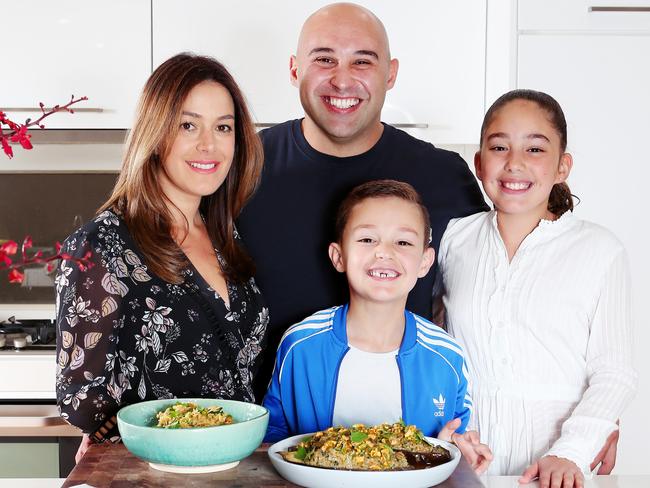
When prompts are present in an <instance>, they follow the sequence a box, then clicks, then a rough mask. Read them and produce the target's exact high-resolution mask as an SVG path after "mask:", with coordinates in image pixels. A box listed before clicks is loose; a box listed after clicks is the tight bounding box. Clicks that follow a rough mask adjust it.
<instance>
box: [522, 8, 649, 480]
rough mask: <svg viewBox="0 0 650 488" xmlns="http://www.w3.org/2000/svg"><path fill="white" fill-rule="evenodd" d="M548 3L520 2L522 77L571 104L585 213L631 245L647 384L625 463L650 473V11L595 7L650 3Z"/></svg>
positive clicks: (622, 457)
mask: <svg viewBox="0 0 650 488" xmlns="http://www.w3.org/2000/svg"><path fill="white" fill-rule="evenodd" d="M548 3H549V2H548V1H547V0H544V1H541V0H540V1H532V0H520V2H519V19H518V20H519V25H518V28H519V30H518V46H517V86H518V87H520V88H533V89H538V90H542V91H545V92H547V93H549V94H551V95H552V96H553V97H555V98H556V99H557V100H558V101H559V103H560V105H562V107H563V109H564V112H565V115H566V117H567V121H568V132H569V134H568V150H569V152H571V153H572V154H573V157H574V167H573V171H572V172H571V175H570V177H569V180H568V183H569V186H570V187H571V190H572V192H573V193H574V194H575V195H577V196H578V197H579V198H580V199H581V202H580V204H579V205H578V206H577V207H576V210H575V213H576V215H578V216H579V217H581V218H584V219H587V220H591V221H594V222H597V223H599V224H601V225H604V226H605V227H607V228H609V229H610V230H612V231H613V232H614V233H615V234H616V235H617V236H618V237H619V238H620V239H621V240H622V242H623V244H624V245H625V247H626V249H627V251H628V254H629V259H630V264H631V273H632V302H633V322H634V327H635V328H634V333H635V341H634V348H635V350H634V352H635V358H636V367H637V371H638V373H639V391H638V394H637V398H636V399H635V400H634V402H633V403H632V404H631V405H630V406H628V408H627V410H626V412H625V414H624V416H623V419H622V422H621V426H622V428H621V442H620V444H619V457H618V462H617V470H618V473H626V472H627V473H642V472H644V473H648V467H647V466H648V465H647V461H646V460H645V451H644V449H643V439H646V438H647V437H648V436H650V424H649V423H648V422H647V403H648V402H649V401H650V378H648V375H647V374H644V373H647V371H648V370H649V369H650V356H648V354H647V344H648V342H649V341H650V332H649V331H648V327H647V326H646V325H645V323H646V322H647V311H645V309H644V308H643V304H644V303H646V302H647V296H648V294H650V255H649V254H648V246H649V245H650V233H649V231H648V225H647V221H648V216H647V208H648V205H647V192H648V190H647V182H648V181H649V180H650V157H649V156H648V151H647V149H646V145H647V142H646V141H647V138H648V134H650V117H649V116H648V114H650V90H649V88H648V87H650V63H649V62H648V60H650V12H644V11H640V12H598V13H597V14H596V13H594V12H588V7H589V6H590V5H594V4H596V5H600V6H607V5H608V4H609V5H611V6H613V7H615V8H620V7H621V6H625V5H627V6H630V5H635V6H636V7H639V6H644V5H645V6H650V2H648V1H645V2H638V1H637V2H634V1H626V2H625V3H623V2H617V1H610V2H607V4H605V3H604V2H594V1H592V2H584V1H575V2H574V1H572V2H559V1H555V2H552V4H553V5H552V6H553V7H554V10H553V11H552V15H551V14H550V13H546V14H544V13H543V12H544V9H547V8H548ZM577 6H578V7H580V8H578V7H577ZM595 15H597V16H595ZM553 18H554V19H555V20H556V23H553ZM607 19H609V22H608V21H607ZM595 265H598V263H595ZM558 279H562V277H558Z"/></svg>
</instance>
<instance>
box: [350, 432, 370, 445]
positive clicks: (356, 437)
mask: <svg viewBox="0 0 650 488" xmlns="http://www.w3.org/2000/svg"><path fill="white" fill-rule="evenodd" d="M367 438H368V434H366V433H365V432H359V431H358V430H353V431H352V433H351V434H350V440H351V441H352V442H361V441H365V440H366V439H367Z"/></svg>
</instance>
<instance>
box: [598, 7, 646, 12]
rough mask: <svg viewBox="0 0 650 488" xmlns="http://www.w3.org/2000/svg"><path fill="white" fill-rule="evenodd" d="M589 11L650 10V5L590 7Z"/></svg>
mask: <svg viewBox="0 0 650 488" xmlns="http://www.w3.org/2000/svg"><path fill="white" fill-rule="evenodd" d="M589 12H650V7H589Z"/></svg>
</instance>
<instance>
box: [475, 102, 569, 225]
mask: <svg viewBox="0 0 650 488" xmlns="http://www.w3.org/2000/svg"><path fill="white" fill-rule="evenodd" d="M474 163H475V165H476V175H477V176H478V178H479V179H480V180H481V182H482V183H483V188H484V189H485V192H486V193H487V195H488V197H489V198H490V200H492V202H493V203H494V206H495V207H496V208H497V210H498V211H499V212H501V213H503V214H513V215H515V214H516V215H522V216H527V217H530V218H533V219H536V220H539V219H543V218H544V219H551V220H552V219H553V218H554V216H553V215H552V214H550V212H549V211H548V210H547V208H548V200H549V195H550V193H551V189H552V188H553V185H554V184H556V183H561V182H563V181H565V180H566V178H567V177H568V176H569V172H570V171H571V166H572V159H571V155H570V154H568V153H564V152H563V150H562V145H561V143H560V134H559V133H558V131H557V129H556V128H555V127H554V126H553V124H552V123H551V122H550V120H549V117H548V114H547V112H546V111H545V110H544V109H542V108H541V107H540V106H539V105H537V103H535V102H532V101H528V100H520V99H516V100H513V101H511V102H508V103H507V104H506V105H504V106H503V107H502V108H500V109H499V110H498V111H497V112H496V113H495V114H494V116H493V117H492V120H491V121H490V122H489V124H488V125H487V127H486V129H485V132H484V135H483V139H482V142H481V149H480V151H479V152H477V153H476V156H475V158H474Z"/></svg>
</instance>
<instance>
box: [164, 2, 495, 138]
mask: <svg viewBox="0 0 650 488" xmlns="http://www.w3.org/2000/svg"><path fill="white" fill-rule="evenodd" d="M327 3H329V2H328V1H323V0H305V1H285V2H274V1H269V0H245V1H243V2H239V3H228V4H225V3H223V2H215V1H211V0H187V1H185V2H178V1H175V0H156V2H154V3H153V14H152V18H153V65H154V67H155V66H158V65H159V64H160V63H162V62H163V61H164V60H165V59H167V58H169V57H170V56H172V55H174V54H177V53H179V52H182V51H193V52H197V53H200V54H207V55H211V56H214V57H216V58H217V59H219V60H220V61H222V62H223V63H224V64H225V65H226V66H227V67H228V68H229V69H230V70H231V72H232V73H233V76H234V77H235V78H236V80H237V81H238V82H239V84H240V85H241V87H242V90H243V91H244V93H245V95H246V96H247V98H248V100H249V102H250V105H251V107H252V110H253V113H254V116H255V120H256V121H257V122H258V123H262V124H265V123H277V122H283V121H285V120H287V119H290V118H296V117H301V116H302V108H301V106H300V101H299V97H298V91H297V90H296V88H294V87H293V86H292V85H291V84H290V82H289V57H290V55H291V54H293V53H295V49H296V44H297V39H298V34H299V32H300V28H301V26H302V23H303V22H304V20H305V19H306V18H307V16H308V15H309V14H311V13H312V12H314V11H315V10H316V9H318V8H319V7H321V6H323V5H325V4H327ZM359 3H361V4H362V5H364V6H366V7H368V8H369V9H370V10H372V11H373V12H374V13H375V14H377V16H378V17H379V18H380V19H381V20H382V21H383V22H384V24H385V26H386V30H387V31H388V36H389V38H390V42H391V51H392V55H393V57H396V58H398V59H399V61H400V68H399V74H398V77H397V83H396V85H395V87H394V88H393V89H392V90H391V91H390V92H388V95H387V98H386V103H385V105H384V111H383V113H382V119H383V120H384V121H385V122H388V123H393V124H424V125H426V126H427V128H422V129H412V130H410V131H411V132H412V133H413V134H414V135H416V136H418V137H420V138H423V139H427V140H430V141H432V142H434V143H441V144H466V143H474V142H476V141H477V139H478V135H479V134H478V132H479V129H480V123H481V119H482V115H483V106H484V87H485V83H484V79H485V18H486V0H467V1H464V2H442V1H435V2H431V1H426V0H417V1H410V2H387V1H385V0H366V1H361V2H359Z"/></svg>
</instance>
